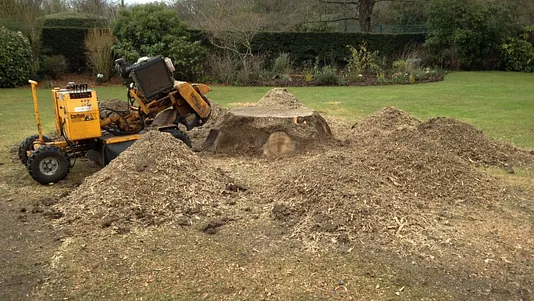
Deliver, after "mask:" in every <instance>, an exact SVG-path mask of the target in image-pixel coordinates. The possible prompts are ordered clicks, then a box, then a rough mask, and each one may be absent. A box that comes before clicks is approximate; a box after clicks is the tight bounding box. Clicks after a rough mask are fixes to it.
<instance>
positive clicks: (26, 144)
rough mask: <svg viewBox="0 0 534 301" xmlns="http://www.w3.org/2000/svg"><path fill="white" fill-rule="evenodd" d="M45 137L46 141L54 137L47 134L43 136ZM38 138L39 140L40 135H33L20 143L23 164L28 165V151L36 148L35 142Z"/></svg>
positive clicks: (50, 140) (20, 155)
mask: <svg viewBox="0 0 534 301" xmlns="http://www.w3.org/2000/svg"><path fill="white" fill-rule="evenodd" d="M43 139H44V141H45V142H52V139H50V138H48V137H46V136H43ZM37 140H39V135H33V136H30V137H28V138H26V139H24V140H23V141H22V143H21V144H20V145H19V159H20V162H22V164H24V165H26V162H28V151H33V150H34V148H33V143H34V142H35V141H37Z"/></svg>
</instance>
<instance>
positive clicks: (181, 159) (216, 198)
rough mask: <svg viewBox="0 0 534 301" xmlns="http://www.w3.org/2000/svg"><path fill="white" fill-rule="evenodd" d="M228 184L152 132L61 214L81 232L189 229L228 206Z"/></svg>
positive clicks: (66, 203)
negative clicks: (176, 226) (163, 227)
mask: <svg viewBox="0 0 534 301" xmlns="http://www.w3.org/2000/svg"><path fill="white" fill-rule="evenodd" d="M228 183H229V179H228V178H227V177H226V176H224V175H222V174H220V173H218V172H217V171H216V170H215V169H214V168H213V167H212V166H210V165H209V163H207V162H205V161H204V160H201V159H200V158H199V157H198V156H197V155H195V154H194V153H192V152H191V150H190V149H189V148H188V147H187V146H186V145H185V144H183V143H182V142H181V141H179V140H178V139H175V138H174V137H172V136H171V135H170V134H167V133H161V132H158V131H149V132H148V133H146V134H144V135H143V136H142V138H141V139H139V140H138V141H137V142H136V143H134V144H133V145H132V146H131V147H129V148H128V149H127V150H126V151H124V152H123V153H121V154H120V156H118V157H117V158H116V159H115V160H113V161H112V162H111V163H110V164H109V165H108V166H106V167H105V168H103V169H102V170H100V171H99V172H97V173H95V174H93V175H92V176H90V177H87V178H86V180H85V181H84V182H83V183H82V184H81V185H80V186H79V187H78V188H77V189H76V190H75V191H73V192H72V193H71V194H70V195H69V196H68V197H67V198H66V199H65V200H64V202H61V203H60V204H59V205H58V206H59V208H58V209H60V210H61V211H62V212H63V213H64V214H65V219H66V222H67V223H72V224H73V225H74V226H75V227H76V229H77V230H81V229H84V228H92V229H94V228H108V227H112V229H115V230H118V231H122V230H124V229H126V230H127V229H130V228H131V227H147V226H152V225H160V224H162V223H171V224H180V225H190V224H192V223H194V222H195V221H198V220H201V219H202V218H204V217H210V216H213V215H214V214H215V213H214V212H215V209H216V208H217V207H223V206H224V199H225V197H227V196H229V195H230V193H231V192H229V191H225V188H226V187H227V184H228ZM121 229H122V230H121Z"/></svg>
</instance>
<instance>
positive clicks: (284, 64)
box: [273, 53, 292, 74]
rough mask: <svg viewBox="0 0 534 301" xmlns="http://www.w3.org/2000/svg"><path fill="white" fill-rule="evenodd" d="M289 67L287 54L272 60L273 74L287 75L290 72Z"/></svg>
mask: <svg viewBox="0 0 534 301" xmlns="http://www.w3.org/2000/svg"><path fill="white" fill-rule="evenodd" d="M291 65H292V62H291V58H290V56H289V53H282V54H280V55H279V56H278V57H277V58H276V59H275V60H274V65H273V73H274V74H287V73H289V72H290V71H291Z"/></svg>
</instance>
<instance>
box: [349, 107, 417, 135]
mask: <svg viewBox="0 0 534 301" xmlns="http://www.w3.org/2000/svg"><path fill="white" fill-rule="evenodd" d="M420 123H421V121H419V120H417V119H416V118H414V117H412V116H411V115H410V114H408V113H406V112H404V111H402V110H399V109H397V108H394V107H385V108H382V109H380V110H379V111H378V112H376V113H375V114H373V115H370V116H368V117H367V118H365V119H364V120H362V121H361V122H359V123H356V124H355V125H353V128H354V129H355V130H356V132H357V133H369V132H375V131H387V132H390V131H394V130H397V129H401V128H406V127H415V126H418V125H419V124H420Z"/></svg>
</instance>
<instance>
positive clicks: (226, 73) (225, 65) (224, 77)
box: [204, 52, 238, 84]
mask: <svg viewBox="0 0 534 301" xmlns="http://www.w3.org/2000/svg"><path fill="white" fill-rule="evenodd" d="M204 68H205V69H206V70H207V73H208V74H207V80H208V81H214V82H218V83H223V84H230V83H233V82H235V81H236V74H237V70H238V68H237V61H236V59H234V58H233V57H232V56H231V55H230V54H229V53H227V52H223V53H212V54H209V55H208V57H207V59H206V63H205V64H204Z"/></svg>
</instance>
